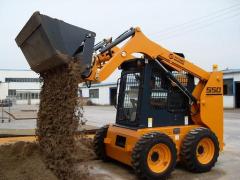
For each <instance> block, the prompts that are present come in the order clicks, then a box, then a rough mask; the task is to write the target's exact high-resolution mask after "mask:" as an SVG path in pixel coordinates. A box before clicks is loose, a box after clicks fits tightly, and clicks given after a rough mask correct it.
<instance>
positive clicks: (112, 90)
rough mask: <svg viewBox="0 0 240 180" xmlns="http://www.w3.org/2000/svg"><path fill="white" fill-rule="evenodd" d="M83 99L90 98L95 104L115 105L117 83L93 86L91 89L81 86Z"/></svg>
mask: <svg viewBox="0 0 240 180" xmlns="http://www.w3.org/2000/svg"><path fill="white" fill-rule="evenodd" d="M80 89H81V91H80V94H81V95H82V97H87V98H89V99H90V100H91V101H92V102H93V103H94V104H100V105H115V103H116V94H117V83H107V82H104V83H100V84H92V85H91V87H90V88H87V87H86V85H80Z"/></svg>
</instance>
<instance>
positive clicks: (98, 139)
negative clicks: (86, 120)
mask: <svg viewBox="0 0 240 180" xmlns="http://www.w3.org/2000/svg"><path fill="white" fill-rule="evenodd" d="M108 127H109V126H108V125H106V126H103V127H101V128H100V129H99V130H97V132H96V135H95V137H94V140H93V144H94V151H95V153H96V155H97V157H98V158H99V159H101V160H103V161H107V160H108V159H109V158H108V157H107V154H106V151H105V144H104V139H105V138H106V136H107V131H108Z"/></svg>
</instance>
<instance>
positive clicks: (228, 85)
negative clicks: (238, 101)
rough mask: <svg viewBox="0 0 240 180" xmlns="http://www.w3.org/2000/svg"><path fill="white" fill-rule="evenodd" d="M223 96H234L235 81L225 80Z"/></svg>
mask: <svg viewBox="0 0 240 180" xmlns="http://www.w3.org/2000/svg"><path fill="white" fill-rule="evenodd" d="M223 94H224V95H227V96H232V95H233V79H224V80H223Z"/></svg>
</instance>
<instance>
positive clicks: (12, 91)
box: [0, 69, 41, 104]
mask: <svg viewBox="0 0 240 180" xmlns="http://www.w3.org/2000/svg"><path fill="white" fill-rule="evenodd" d="M40 88H41V83H40V80H39V75H38V74H36V73H35V72H33V71H31V70H15V69H0V99H6V98H10V99H12V100H13V103H16V104H38V103H39V93H40Z"/></svg>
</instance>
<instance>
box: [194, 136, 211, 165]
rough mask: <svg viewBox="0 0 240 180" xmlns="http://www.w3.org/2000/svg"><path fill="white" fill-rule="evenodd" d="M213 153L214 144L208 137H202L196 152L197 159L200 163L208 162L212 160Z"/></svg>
mask: <svg viewBox="0 0 240 180" xmlns="http://www.w3.org/2000/svg"><path fill="white" fill-rule="evenodd" d="M214 153H215V146H214V143H213V141H212V140H211V139H210V138H203V139H202V140H201V141H199V143H198V146H197V149H196V154H197V160H198V162H200V163H201V164H208V163H210V162H211V161H212V159H213V156H214Z"/></svg>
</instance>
